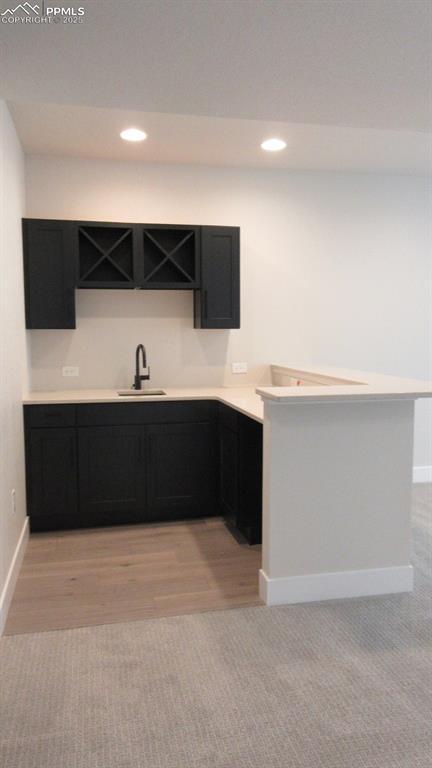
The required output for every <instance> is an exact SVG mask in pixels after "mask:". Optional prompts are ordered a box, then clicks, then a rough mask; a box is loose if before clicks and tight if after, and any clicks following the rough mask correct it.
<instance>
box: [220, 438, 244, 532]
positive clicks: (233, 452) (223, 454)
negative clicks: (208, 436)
mask: <svg viewBox="0 0 432 768" xmlns="http://www.w3.org/2000/svg"><path fill="white" fill-rule="evenodd" d="M219 449H220V502H221V511H222V514H223V516H224V517H225V519H226V520H227V522H229V523H231V524H232V525H237V517H238V502H239V500H238V475H239V450H238V434H237V432H234V431H233V430H232V429H229V428H227V427H226V426H224V425H223V424H222V425H221V428H220V446H219Z"/></svg>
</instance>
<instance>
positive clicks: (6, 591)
mask: <svg viewBox="0 0 432 768" xmlns="http://www.w3.org/2000/svg"><path fill="white" fill-rule="evenodd" d="M28 537H29V524H28V517H26V519H25V520H24V523H23V527H22V529H21V533H20V537H19V539H18V543H17V545H16V547H15V552H14V556H13V558H12V562H11V564H10V568H9V571H8V575H7V577H6V582H5V585H4V587H3V590H2V593H1V595H0V637H1V636H2V634H3V630H4V628H5V625H6V619H7V615H8V611H9V607H10V604H11V602H12V597H13V593H14V589H15V584H16V581H17V578H18V573H19V570H20V568H21V563H22V561H23V557H24V552H25V549H26V546H27V542H28Z"/></svg>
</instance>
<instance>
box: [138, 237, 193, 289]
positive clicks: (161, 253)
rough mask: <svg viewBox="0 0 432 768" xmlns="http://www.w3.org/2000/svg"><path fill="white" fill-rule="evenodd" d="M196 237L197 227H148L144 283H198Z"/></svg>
mask: <svg viewBox="0 0 432 768" xmlns="http://www.w3.org/2000/svg"><path fill="white" fill-rule="evenodd" d="M195 238H196V233H195V230H193V229H144V232H143V245H144V282H145V283H148V284H152V283H158V284H163V283H171V284H172V283H175V284H184V285H185V286H187V285H188V284H194V283H195V282H196V280H197V274H196V270H197V267H196V242H195Z"/></svg>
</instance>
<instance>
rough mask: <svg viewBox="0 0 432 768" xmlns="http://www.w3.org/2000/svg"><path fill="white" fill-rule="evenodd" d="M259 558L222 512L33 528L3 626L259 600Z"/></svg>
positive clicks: (119, 617) (17, 628)
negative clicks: (131, 522) (156, 521)
mask: <svg viewBox="0 0 432 768" xmlns="http://www.w3.org/2000/svg"><path fill="white" fill-rule="evenodd" d="M260 566H261V547H250V546H249V545H247V544H239V543H238V542H237V541H236V540H235V539H234V538H233V537H232V535H231V534H230V533H229V532H228V531H227V529H226V528H225V525H224V523H223V521H222V520H221V519H220V518H208V519H201V520H197V521H186V522H178V523H164V524H157V525H141V526H140V525H134V526H124V527H123V526H117V527H115V528H95V529H87V530H77V531H62V532H54V533H38V534H32V535H31V536H30V541H29V545H28V548H27V552H26V554H25V558H24V563H23V566H22V569H21V572H20V575H19V578H18V582H17V586H16V590H15V594H14V598H13V601H12V605H11V608H10V611H9V617H8V621H7V624H6V631H5V634H8V635H15V634H23V633H27V632H45V631H49V630H55V629H68V628H74V627H83V626H91V625H96V624H112V623H116V622H120V621H135V620H139V619H145V618H155V617H159V616H174V615H177V614H182V613H195V612H200V611H208V610H218V609H222V608H235V607H239V606H246V605H258V604H260V602H261V601H260V600H259V597H258V569H259V568H260Z"/></svg>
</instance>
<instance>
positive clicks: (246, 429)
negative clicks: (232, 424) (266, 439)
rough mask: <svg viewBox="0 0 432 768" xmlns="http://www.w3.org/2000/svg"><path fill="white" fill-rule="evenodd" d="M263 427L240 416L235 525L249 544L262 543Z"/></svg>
mask: <svg viewBox="0 0 432 768" xmlns="http://www.w3.org/2000/svg"><path fill="white" fill-rule="evenodd" d="M262 462H263V428H262V424H258V423H257V422H256V421H254V420H253V419H249V418H247V417H246V416H240V417H239V506H238V516H237V526H238V528H239V530H240V531H241V532H242V533H243V534H244V536H245V537H246V538H247V540H248V542H249V543H250V544H259V543H261V529H262Z"/></svg>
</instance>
